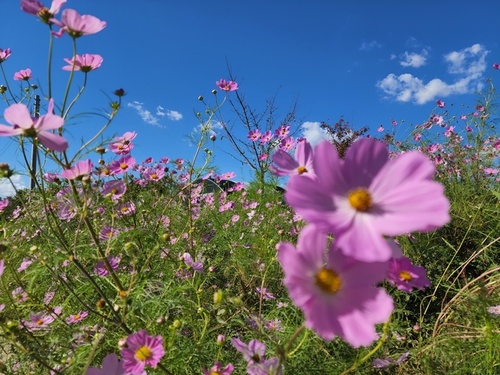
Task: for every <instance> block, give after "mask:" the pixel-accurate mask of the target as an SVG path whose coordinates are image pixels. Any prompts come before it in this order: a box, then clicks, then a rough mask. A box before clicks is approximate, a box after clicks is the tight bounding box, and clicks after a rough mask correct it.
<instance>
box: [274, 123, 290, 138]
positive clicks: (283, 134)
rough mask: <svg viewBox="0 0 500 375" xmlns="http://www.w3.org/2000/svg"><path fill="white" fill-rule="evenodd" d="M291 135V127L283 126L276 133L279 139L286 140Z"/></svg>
mask: <svg viewBox="0 0 500 375" xmlns="http://www.w3.org/2000/svg"><path fill="white" fill-rule="evenodd" d="M289 133H290V125H281V126H280V127H279V128H278V129H276V130H275V131H274V135H275V136H276V137H278V138H279V139H283V138H285V137H286V136H287V135H288V134H289Z"/></svg>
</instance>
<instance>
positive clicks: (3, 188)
mask: <svg viewBox="0 0 500 375" xmlns="http://www.w3.org/2000/svg"><path fill="white" fill-rule="evenodd" d="M10 179H11V180H12V182H13V183H14V185H15V186H16V189H17V190H22V189H27V188H28V186H27V184H26V181H24V178H23V176H21V175H18V174H16V175H14V176H12V177H11V178H10ZM15 194H16V191H15V189H14V188H13V187H12V184H11V183H10V181H9V180H8V179H6V178H2V179H0V197H1V198H5V197H11V196H14V195H15Z"/></svg>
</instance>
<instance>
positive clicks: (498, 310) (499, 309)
mask: <svg viewBox="0 0 500 375" xmlns="http://www.w3.org/2000/svg"><path fill="white" fill-rule="evenodd" d="M486 310H487V311H488V313H489V314H490V315H492V316H494V317H495V318H496V317H497V316H500V305H498V306H490V307H488V308H487V309H486Z"/></svg>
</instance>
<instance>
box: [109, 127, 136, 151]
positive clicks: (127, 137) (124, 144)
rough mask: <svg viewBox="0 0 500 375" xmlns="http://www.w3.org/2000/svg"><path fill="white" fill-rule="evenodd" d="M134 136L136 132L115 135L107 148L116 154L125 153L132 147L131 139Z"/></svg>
mask: <svg viewBox="0 0 500 375" xmlns="http://www.w3.org/2000/svg"><path fill="white" fill-rule="evenodd" d="M136 136H137V133H136V132H126V133H125V134H123V135H122V136H121V137H116V138H115V141H114V142H113V143H110V144H109V149H110V150H111V152H113V153H114V154H116V155H127V154H129V153H130V151H132V149H133V148H134V144H133V143H132V140H133V139H134V138H135V137H136Z"/></svg>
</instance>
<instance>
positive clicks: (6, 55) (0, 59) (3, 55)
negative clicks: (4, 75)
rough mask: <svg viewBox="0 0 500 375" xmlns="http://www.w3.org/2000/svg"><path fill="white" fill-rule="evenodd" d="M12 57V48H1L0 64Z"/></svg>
mask: <svg viewBox="0 0 500 375" xmlns="http://www.w3.org/2000/svg"><path fill="white" fill-rule="evenodd" d="M10 55H11V51H10V48H6V49H1V48H0V64H1V63H3V62H4V61H5V60H7V59H8V58H9V56H10Z"/></svg>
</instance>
